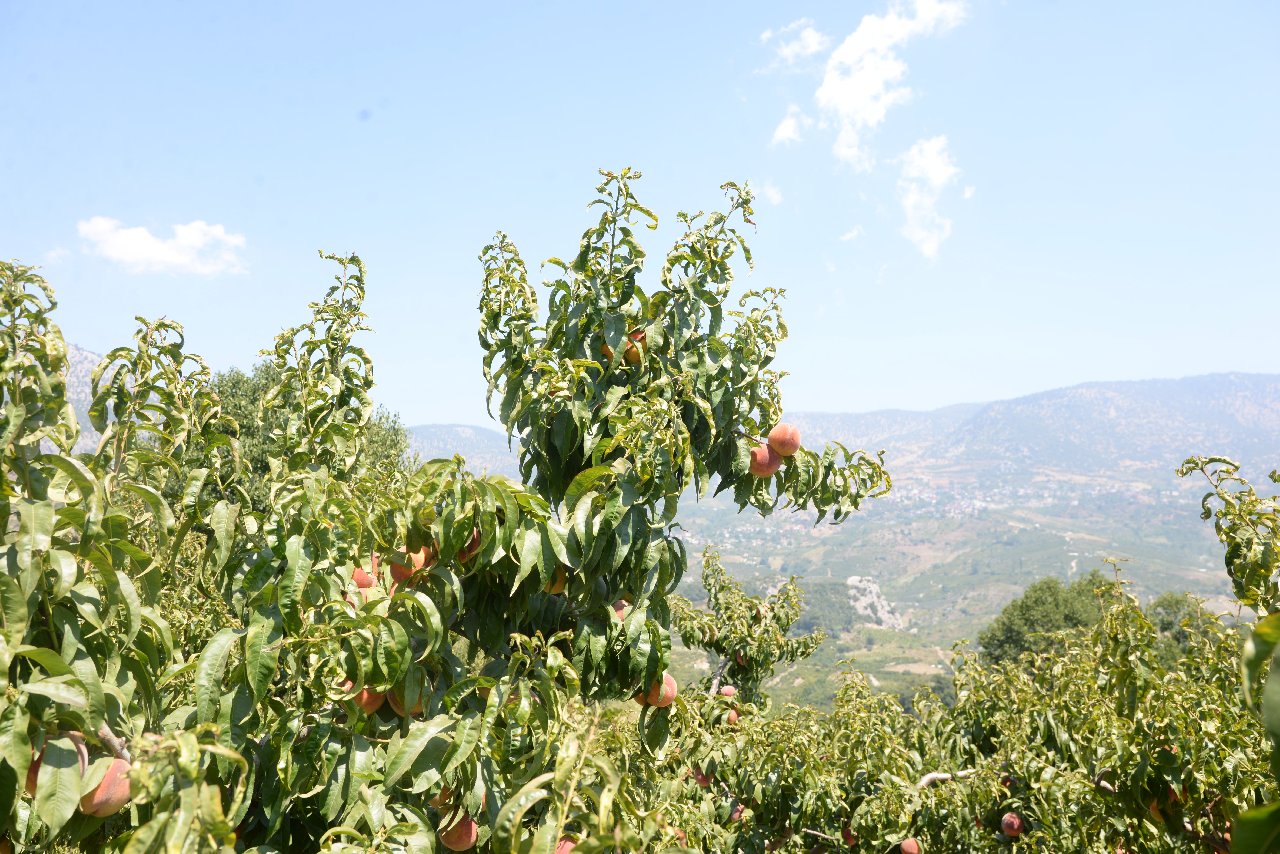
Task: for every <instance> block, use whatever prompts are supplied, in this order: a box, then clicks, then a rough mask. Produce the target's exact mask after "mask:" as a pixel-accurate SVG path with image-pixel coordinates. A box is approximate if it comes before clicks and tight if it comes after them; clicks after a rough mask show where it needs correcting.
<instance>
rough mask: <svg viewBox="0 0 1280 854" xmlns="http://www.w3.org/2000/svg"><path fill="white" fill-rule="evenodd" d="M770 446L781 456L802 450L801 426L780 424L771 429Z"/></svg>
mask: <svg viewBox="0 0 1280 854" xmlns="http://www.w3.org/2000/svg"><path fill="white" fill-rule="evenodd" d="M769 447H770V448H773V450H774V451H776V452H777V453H778V456H780V457H789V456H791V455H792V454H794V453H795V452H796V451H798V450H800V428H799V427H797V426H796V425H794V424H779V425H778V426H777V427H774V428H773V429H772V430H770V431H769Z"/></svg>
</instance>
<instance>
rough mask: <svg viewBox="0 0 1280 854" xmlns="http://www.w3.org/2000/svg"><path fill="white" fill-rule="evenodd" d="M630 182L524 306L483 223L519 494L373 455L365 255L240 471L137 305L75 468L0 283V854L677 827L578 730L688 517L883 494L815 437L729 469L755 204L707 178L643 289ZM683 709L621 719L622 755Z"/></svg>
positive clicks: (30, 281) (60, 394) (67, 438)
mask: <svg viewBox="0 0 1280 854" xmlns="http://www.w3.org/2000/svg"><path fill="white" fill-rule="evenodd" d="M636 177H638V174H635V173H628V172H623V173H621V174H618V175H606V176H605V181H604V183H603V184H602V185H601V187H600V194H601V197H600V199H598V200H597V202H596V204H598V205H600V207H601V217H600V219H599V222H598V223H597V224H596V225H594V226H593V227H592V228H590V229H588V230H587V232H586V233H585V234H584V236H583V239H582V241H581V244H580V248H579V251H578V254H577V255H576V256H574V258H573V260H572V261H571V262H569V263H564V262H558V261H553V262H551V263H553V265H554V266H555V267H556V268H557V269H559V270H560V276H559V277H558V278H556V279H555V280H554V281H553V282H551V283H549V286H548V287H549V290H550V298H549V300H548V304H547V307H546V310H545V312H544V311H542V310H540V309H539V308H538V303H537V299H536V296H535V290H534V289H533V288H532V287H531V286H530V285H529V284H528V281H527V277H526V274H525V268H524V264H523V262H522V261H521V260H520V257H519V255H518V254H517V253H516V251H515V248H514V246H513V245H512V244H511V243H510V242H509V241H508V240H507V239H506V238H505V237H502V236H499V238H498V240H497V241H496V242H495V243H494V244H493V245H492V246H490V247H488V248H486V250H485V251H484V253H483V255H482V260H483V263H484V269H485V284H484V289H483V292H482V297H481V314H482V328H481V341H482V343H483V344H484V346H485V351H486V352H485V359H484V373H485V376H486V378H487V380H488V382H489V384H490V392H491V397H492V399H493V400H494V402H495V404H496V408H497V411H498V415H499V417H500V419H501V420H502V421H503V423H504V425H505V426H506V428H507V429H508V431H509V433H510V435H512V436H513V438H514V440H515V441H517V442H518V443H519V446H520V452H521V460H522V472H523V480H524V483H515V482H512V481H509V480H507V479H505V478H500V477H477V476H475V475H473V474H472V473H470V472H468V471H467V470H466V469H465V467H464V466H463V464H462V461H461V460H458V459H455V460H437V461H433V462H430V463H427V464H425V465H422V466H420V467H418V468H416V469H414V470H412V471H395V472H388V471H386V470H385V468H378V469H377V470H372V469H371V468H370V466H369V465H368V462H367V456H368V455H367V449H368V447H367V446H368V441H369V425H370V420H371V414H372V412H373V409H372V402H371V397H370V394H371V389H372V387H373V374H372V366H371V364H370V360H369V359H368V356H367V354H366V353H365V352H364V351H363V349H361V348H360V347H359V345H358V343H357V339H358V336H359V334H360V333H361V332H362V331H363V330H364V329H365V324H364V315H363V313H362V303H363V299H364V294H365V273H364V268H363V265H362V263H361V262H360V260H359V259H358V258H356V257H354V256H350V257H335V256H328V257H330V260H332V261H334V262H335V263H336V264H337V265H338V267H339V273H338V275H337V276H336V278H335V283H334V284H333V286H331V287H330V288H329V289H328V291H327V292H326V294H325V295H324V297H323V298H322V299H321V300H319V301H317V302H316V303H314V304H313V305H312V306H311V317H310V319H309V320H307V321H306V322H304V323H302V324H301V325H299V326H296V327H292V328H289V329H286V330H284V331H283V332H282V333H281V334H280V336H279V337H278V338H277V340H276V343H275V345H274V347H272V348H271V349H270V350H269V351H267V355H268V356H269V358H270V362H271V368H272V375H273V376H274V377H275V378H276V383H275V385H274V387H273V388H271V389H270V391H269V392H268V394H267V395H266V396H265V398H264V399H263V401H262V406H263V407H264V409H269V410H270V411H271V412H272V414H273V418H272V419H270V420H271V423H272V424H273V429H272V431H271V432H270V435H269V436H267V437H265V439H264V440H263V442H262V447H261V448H257V449H255V454H257V455H258V456H260V457H261V458H263V459H265V460H266V461H267V465H266V471H265V472H263V471H262V470H261V469H260V468H259V469H257V470H255V471H252V472H249V471H247V470H246V468H245V466H244V461H243V460H242V458H241V455H240V450H239V443H238V434H239V430H240V425H239V424H237V423H236V422H235V421H234V420H232V419H230V418H228V417H226V415H225V414H224V413H223V412H222V410H221V405H220V401H219V399H218V396H217V395H216V393H215V392H214V391H213V387H212V384H211V375H210V372H209V370H208V369H207V367H206V366H205V365H204V363H203V362H202V361H201V360H200V359H199V358H198V357H195V356H192V355H190V354H187V353H185V352H184V349H183V340H182V330H181V328H180V327H179V326H178V325H177V324H175V323H172V322H170V321H156V322H149V321H145V320H140V326H139V330H138V333H137V335H136V336H135V341H134V343H133V345H132V346H129V347H122V348H119V349H117V350H114V351H112V352H111V353H109V354H108V355H107V357H106V358H105V359H104V360H103V362H102V364H101V365H100V366H99V368H98V369H97V370H96V371H95V373H94V378H93V389H92V398H93V399H92V405H91V408H90V418H91V420H92V422H93V426H94V427H95V428H96V429H97V430H98V431H99V432H100V434H101V440H100V442H99V443H98V445H97V447H96V449H95V450H94V451H92V452H90V453H86V454H78V455H77V454H73V453H72V451H71V449H72V446H73V444H74V443H75V440H76V438H77V436H78V433H79V425H78V424H77V422H76V418H75V415H74V412H73V410H72V408H71V406H70V405H69V403H68V396H67V389H66V369H67V365H66V348H65V345H64V344H63V341H62V338H61V334H60V333H59V332H58V330H57V327H56V326H55V325H54V324H53V323H52V321H51V319H50V315H51V312H52V310H53V309H54V306H55V303H54V300H53V296H52V292H51V290H50V289H49V288H48V286H47V284H45V282H44V281H43V280H42V279H41V278H40V277H39V276H37V275H36V274H35V272H34V271H33V270H32V269H31V268H27V267H22V266H20V265H16V264H7V265H4V266H3V268H0V270H2V273H3V281H2V282H0V285H2V286H3V310H4V318H3V321H4V322H3V324H0V347H2V348H3V358H4V373H3V378H0V390H2V394H3V396H2V397H0V405H3V408H4V410H3V411H4V413H5V419H4V424H3V433H2V435H3V438H4V441H3V444H2V445H0V467H2V468H3V474H4V477H3V479H0V489H2V490H3V491H2V492H0V499H2V500H3V510H4V515H5V518H6V519H7V520H8V524H7V526H6V529H5V535H4V537H5V538H4V549H5V555H6V558H5V560H6V564H5V566H6V569H5V573H4V574H3V575H0V617H2V618H3V624H2V628H3V633H2V634H0V663H2V664H3V665H4V667H3V669H2V671H0V672H2V673H3V677H2V678H3V680H4V681H3V683H2V684H0V687H3V694H2V695H0V815H4V816H6V819H7V827H8V830H7V833H6V836H7V838H6V839H5V840H4V844H11V845H14V846H16V848H17V849H18V850H23V851H25V850H33V851H34V850H48V849H49V848H51V847H56V846H66V845H71V844H80V845H82V846H87V847H91V848H95V849H100V850H125V851H150V850H170V849H175V850H193V851H194V850H208V851H216V850H253V851H263V852H266V851H305V850H321V849H325V850H367V849H376V850H387V851H397V850H401V851H424V850H439V849H441V848H445V849H449V850H466V849H468V848H472V847H480V848H487V849H492V850H502V851H507V850H510V851H535V850H536V851H551V850H552V849H554V848H556V847H557V846H558V845H561V844H577V845H578V846H579V847H580V848H581V849H582V850H583V851H590V850H604V849H606V848H618V847H620V848H636V849H638V848H645V847H649V846H651V845H653V844H658V842H659V841H660V840H663V839H667V840H670V838H671V837H670V834H669V832H668V831H669V828H667V827H666V826H665V825H664V824H663V823H662V822H660V821H659V820H658V819H657V818H656V817H655V815H654V814H653V813H651V812H649V811H647V810H645V809H643V807H642V805H641V804H640V803H639V802H638V801H636V800H635V799H634V798H632V796H631V793H630V789H629V788H628V785H627V783H626V780H625V779H624V778H623V776H622V774H621V772H620V770H619V769H620V767H621V766H622V765H623V764H624V763H623V762H622V761H621V760H620V759H619V758H617V757H613V756H611V755H610V754H609V753H608V751H606V750H604V749H602V748H601V747H600V745H601V744H602V735H601V733H602V732H603V731H604V730H603V728H604V724H602V723H601V716H602V713H603V708H604V707H603V706H602V702H603V701H608V700H611V699H618V698H625V697H630V696H632V695H633V694H637V693H640V694H642V695H644V694H647V693H649V691H650V689H651V688H652V687H653V686H654V684H655V683H658V682H660V681H661V680H662V677H663V675H664V673H665V671H666V668H667V654H668V650H669V648H670V639H669V637H670V636H669V631H670V625H671V608H670V604H669V602H668V597H669V595H670V593H671V592H672V590H674V587H675V585H676V584H677V583H678V582H679V580H680V578H681V576H682V574H683V573H684V570H685V553H684V548H683V546H682V544H681V542H680V540H679V538H678V536H676V533H675V531H676V528H675V521H676V511H677V507H678V504H679V501H680V499H681V498H682V496H684V495H685V494H686V493H687V492H691V493H693V494H705V493H706V492H707V491H708V490H709V489H710V488H712V487H714V488H716V489H717V490H726V489H727V490H732V492H733V494H734V496H735V498H736V499H737V500H738V502H739V504H740V505H741V506H743V507H746V506H751V507H753V508H755V509H756V510H758V511H760V512H768V511H770V510H771V509H772V508H773V507H774V506H776V505H777V504H778V503H783V504H785V505H788V506H794V507H800V508H810V509H815V510H816V511H817V512H818V514H819V516H820V517H821V516H825V515H828V514H830V515H831V516H832V517H833V519H834V520H836V521H839V520H842V519H843V518H845V517H847V516H848V515H849V513H851V512H852V511H853V510H854V509H856V508H857V506H858V505H859V503H860V502H861V501H862V500H864V499H865V498H867V497H870V496H874V495H878V494H882V493H883V492H884V491H886V490H887V488H888V481H887V478H886V476H885V474H884V471H883V469H882V468H881V466H880V463H879V461H878V460H877V459H874V458H869V457H867V456H865V455H863V454H861V453H853V452H849V451H847V450H845V449H843V448H841V447H838V446H833V447H828V448H826V449H824V450H823V451H822V452H821V453H819V452H815V451H811V450H808V449H800V450H798V451H796V452H795V453H794V454H793V455H792V456H790V457H789V458H788V459H787V461H786V462H785V463H780V461H778V462H779V463H780V464H777V465H775V466H774V470H773V471H772V472H771V473H770V476H768V477H760V476H756V475H753V474H752V473H751V468H752V466H751V457H752V453H753V449H755V450H756V452H757V453H760V449H761V448H762V445H761V441H762V438H763V435H764V434H765V433H766V432H767V430H768V429H770V428H771V427H772V426H773V425H774V424H775V423H776V422H777V420H778V418H779V416H780V413H781V407H780V400H779V394H778V390H777V380H778V375H777V374H776V373H775V372H773V371H772V370H771V369H770V368H769V364H770V363H771V361H772V359H773V356H774V352H775V348H776V345H777V343H778V342H779V341H780V340H781V339H782V338H783V336H784V335H785V327H783V326H782V323H781V319H780V314H779V302H778V301H779V299H780V297H781V293H780V292H777V291H762V292H749V293H748V294H747V295H745V296H744V297H742V298H741V299H740V300H738V302H737V303H730V302H729V301H728V300H729V292H730V283H731V280H732V268H731V261H732V259H733V258H734V256H735V255H737V254H738V253H741V254H742V256H743V257H747V258H749V256H747V252H746V244H745V242H744V241H743V239H742V238H741V236H740V235H739V234H738V232H737V230H736V229H735V227H734V226H733V225H732V222H733V218H734V217H740V218H741V219H742V220H744V221H749V216H750V214H751V208H750V195H749V194H748V193H747V192H745V191H744V190H742V189H740V188H738V187H736V186H734V185H726V189H727V191H728V193H729V208H728V211H727V212H725V213H714V214H711V215H707V216H704V215H701V214H699V215H693V216H685V215H681V222H682V224H683V225H684V226H685V229H686V231H685V234H684V236H683V237H682V238H681V239H680V240H679V241H678V242H677V244H676V246H675V247H674V248H673V249H672V250H671V252H670V253H668V256H667V258H666V260H665V263H664V265H663V268H662V271H661V273H660V275H659V277H658V281H657V284H656V287H654V288H653V289H652V292H651V293H646V291H644V290H643V289H642V288H641V285H640V282H639V278H638V277H639V273H640V271H641V267H642V264H643V260H644V253H643V250H642V249H641V248H640V245H639V243H638V241H637V240H636V239H635V235H634V230H633V229H634V226H635V224H636V222H637V221H640V222H649V223H651V222H652V221H653V216H652V214H651V213H650V212H649V211H647V210H646V209H644V208H643V207H642V206H641V205H639V203H638V202H637V201H636V199H635V198H634V196H633V195H632V192H631V181H632V180H634V178H636ZM263 420H264V421H265V420H266V419H263ZM251 495H265V496H266V500H265V501H261V500H258V501H251V500H250V499H251ZM668 702H669V700H668ZM659 705H660V704H659ZM678 712H679V709H678V708H677V711H676V712H672V711H671V709H670V706H668V707H667V708H658V707H657V706H646V707H645V712H644V715H643V717H642V721H641V728H640V729H639V730H638V731H637V733H638V737H642V740H643V743H644V744H645V746H646V749H647V750H650V751H653V750H662V749H664V748H665V746H666V745H668V744H669V743H670V742H671V719H672V716H673V714H677V713H678Z"/></svg>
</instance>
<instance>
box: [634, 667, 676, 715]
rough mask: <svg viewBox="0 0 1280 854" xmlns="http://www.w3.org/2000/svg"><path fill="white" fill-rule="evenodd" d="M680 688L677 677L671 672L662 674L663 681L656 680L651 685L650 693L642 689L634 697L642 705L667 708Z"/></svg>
mask: <svg viewBox="0 0 1280 854" xmlns="http://www.w3.org/2000/svg"><path fill="white" fill-rule="evenodd" d="M677 693H678V689H677V686H676V678H675V677H674V676H672V675H671V674H670V673H663V674H662V681H660V682H654V683H653V685H651V686H650V687H649V691H648V693H645V692H644V691H641V692H640V693H638V694H636V695H635V696H634V697H632V699H633V700H635V701H636V702H637V703H639V704H640V705H642V706H654V707H655V708H659V709H665V708H666V707H667V706H670V705H671V703H672V702H673V701H674V700H675V698H676V694H677Z"/></svg>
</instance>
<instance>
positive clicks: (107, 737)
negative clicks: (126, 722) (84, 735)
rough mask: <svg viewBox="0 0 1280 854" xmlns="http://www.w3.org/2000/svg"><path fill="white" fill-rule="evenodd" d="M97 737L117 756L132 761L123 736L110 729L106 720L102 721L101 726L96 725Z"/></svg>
mask: <svg viewBox="0 0 1280 854" xmlns="http://www.w3.org/2000/svg"><path fill="white" fill-rule="evenodd" d="M97 735H98V738H99V739H100V740H101V741H102V743H103V744H105V745H106V746H107V747H109V748H111V752H112V753H114V754H115V755H116V757H117V758H119V759H123V760H124V761H125V762H132V761H133V758H132V757H131V756H129V745H128V743H126V742H125V740H124V739H123V738H121V737H120V736H118V735H116V734H115V733H114V732H112V731H111V727H109V726H107V722H106V721H103V722H102V726H100V727H98V733H97Z"/></svg>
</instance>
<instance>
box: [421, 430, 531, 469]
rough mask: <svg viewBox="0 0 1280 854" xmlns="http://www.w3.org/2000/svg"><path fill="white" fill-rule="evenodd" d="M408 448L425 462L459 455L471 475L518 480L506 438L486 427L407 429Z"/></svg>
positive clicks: (517, 466)
mask: <svg viewBox="0 0 1280 854" xmlns="http://www.w3.org/2000/svg"><path fill="white" fill-rule="evenodd" d="M409 449H410V450H411V451H412V452H413V453H415V454H417V455H418V456H419V457H420V458H422V459H424V460H432V459H445V458H449V457H452V456H453V455H454V454H461V455H462V456H463V457H465V458H466V460H467V467H468V468H469V469H471V470H472V471H474V472H477V473H481V472H487V473H489V474H501V475H506V476H507V477H509V478H513V479H515V480H519V479H520V467H519V465H518V462H517V456H516V452H515V451H513V450H511V449H510V448H508V447H507V439H506V437H505V436H504V435H503V434H502V433H500V432H498V431H497V430H491V429H489V428H487V427H472V426H469V425H466V424H422V425H419V426H417V427H410V428H409Z"/></svg>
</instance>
